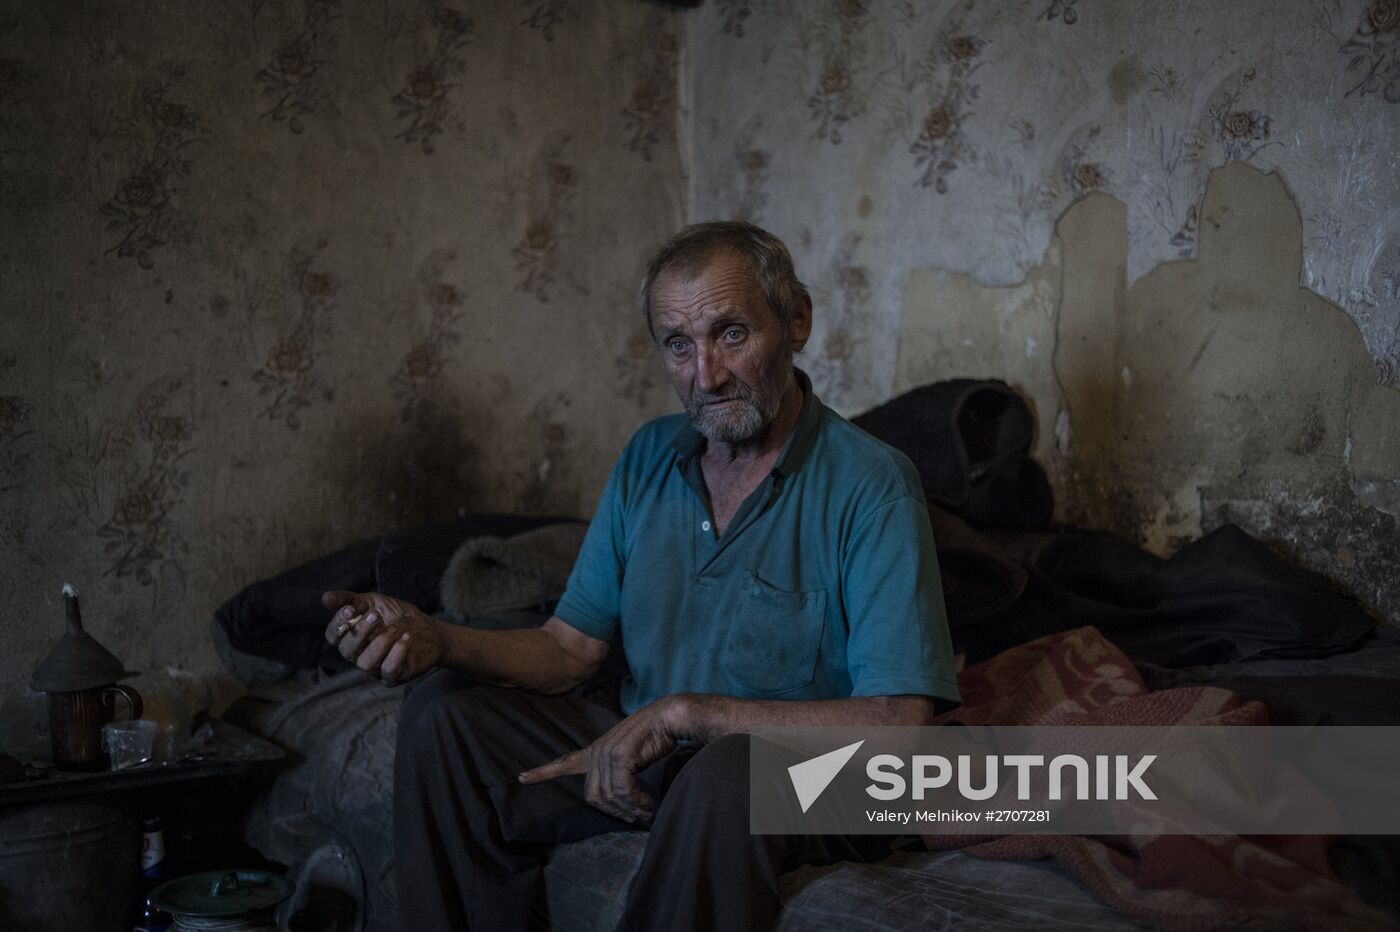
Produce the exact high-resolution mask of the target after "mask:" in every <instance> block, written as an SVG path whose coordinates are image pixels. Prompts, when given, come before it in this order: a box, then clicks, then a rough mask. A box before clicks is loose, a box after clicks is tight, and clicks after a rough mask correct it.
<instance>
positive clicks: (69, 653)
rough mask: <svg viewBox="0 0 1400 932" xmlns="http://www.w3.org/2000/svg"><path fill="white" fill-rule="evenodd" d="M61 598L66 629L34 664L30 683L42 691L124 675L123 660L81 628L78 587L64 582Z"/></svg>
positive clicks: (66, 689)
mask: <svg viewBox="0 0 1400 932" xmlns="http://www.w3.org/2000/svg"><path fill="white" fill-rule="evenodd" d="M63 601H64V610H65V613H66V615H67V623H68V630H67V631H66V632H65V633H64V635H63V637H62V638H60V639H59V642H58V643H57V644H55V645H54V648H53V650H51V651H49V655H48V656H47V657H45V658H44V660H43V662H42V663H40V664H39V666H37V667H35V668H34V679H33V680H32V681H31V682H30V684H29V687H30V688H31V689H33V690H34V691H35V692H41V693H63V692H73V691H75V690H79V689H92V688H94V687H97V686H106V685H108V684H109V683H115V682H116V681H117V680H119V679H121V678H122V677H123V676H127V675H128V674H127V672H126V668H125V667H123V666H122V662H121V661H120V660H118V659H117V658H116V657H115V656H113V654H112V652H111V651H109V650H108V649H107V648H105V647H103V646H102V645H101V644H99V643H97V641H96V639H94V638H93V636H92V635H90V634H88V633H87V632H86V631H84V630H83V618H82V613H81V612H80V611H79V609H78V590H77V589H75V588H73V584H72V583H64V584H63Z"/></svg>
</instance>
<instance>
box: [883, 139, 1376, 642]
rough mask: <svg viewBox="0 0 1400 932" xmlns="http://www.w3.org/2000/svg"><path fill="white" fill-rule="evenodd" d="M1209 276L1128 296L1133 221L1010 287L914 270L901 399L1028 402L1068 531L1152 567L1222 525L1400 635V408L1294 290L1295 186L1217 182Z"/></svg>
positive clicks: (1078, 238) (1070, 247) (1084, 241)
mask: <svg viewBox="0 0 1400 932" xmlns="http://www.w3.org/2000/svg"><path fill="white" fill-rule="evenodd" d="M1198 214H1199V217H1200V244H1199V249H1198V258H1197V259H1194V260H1184V261H1178V262H1169V263H1164V264H1162V265H1159V266H1158V267H1156V268H1155V269H1152V270H1151V271H1150V272H1148V273H1147V274H1146V275H1144V276H1143V277H1141V278H1140V279H1138V280H1137V281H1136V282H1135V283H1134V284H1133V285H1132V286H1131V287H1129V286H1128V284H1127V274H1126V267H1127V241H1128V232H1127V211H1126V209H1125V207H1124V205H1123V204H1121V203H1120V202H1118V201H1116V200H1114V199H1112V198H1110V197H1107V196H1105V195H1101V194H1100V195H1093V196H1090V197H1088V198H1086V199H1084V200H1082V201H1080V202H1078V203H1077V204H1075V205H1074V206H1073V207H1071V208H1070V209H1069V210H1068V211H1067V212H1066V213H1065V215H1064V216H1063V217H1062V218H1061V220H1060V221H1059V223H1058V224H1057V226H1056V232H1055V236H1054V238H1053V240H1052V242H1051V245H1050V248H1049V249H1048V250H1047V252H1046V255H1045V257H1044V259H1043V261H1042V262H1041V263H1040V264H1039V265H1038V266H1036V267H1035V268H1033V269H1032V270H1031V271H1030V273H1029V274H1028V275H1027V277H1026V279H1025V280H1024V281H1023V282H1021V283H1020V284H1018V285H1014V286H1011V287H1008V288H986V287H982V286H979V285H977V284H976V283H974V282H973V281H972V280H971V279H969V278H968V277H966V276H962V275H955V274H949V273H946V272H942V271H939V270H936V269H917V270H914V271H913V272H911V274H910V276H909V279H908V283H907V286H906V289H905V293H904V298H903V307H902V316H901V324H900V327H899V331H898V354H897V360H898V362H897V366H896V373H897V374H896V389H897V390H903V389H905V388H910V387H913V386H915V385H918V384H921V383H923V382H927V381H931V380H934V379H937V378H942V377H945V376H946V375H947V374H949V373H957V374H959V375H974V376H987V377H997V378H1004V379H1006V380H1007V381H1008V382H1011V383H1012V384H1014V385H1016V386H1018V387H1019V388H1020V389H1021V390H1022V391H1023V392H1024V393H1025V394H1027V395H1028V396H1029V397H1030V398H1031V399H1033V401H1034V405H1035V408H1036V413H1037V418H1038V421H1039V425H1040V434H1039V437H1038V439H1037V445H1036V456H1037V458H1038V459H1039V460H1040V461H1041V462H1042V463H1043V464H1045V465H1046V467H1047V470H1048V471H1049V473H1050V475H1051V479H1052V483H1053V485H1054V488H1055V493H1056V499H1057V516H1058V517H1060V518H1061V519H1063V520H1066V521H1069V522H1071V523H1074V524H1079V525H1083V526H1087V527H1103V528H1111V529H1114V530H1117V531H1119V532H1120V533H1124V534H1126V535H1128V536H1129V537H1132V538H1134V539H1137V540H1139V541H1141V542H1142V543H1143V544H1144V545H1145V546H1147V547H1148V548H1149V549H1152V550H1153V551H1155V552H1158V553H1163V554H1166V553H1170V552H1172V551H1173V550H1175V549H1176V548H1177V547H1178V546H1179V545H1180V544H1181V543H1184V542H1185V541H1187V540H1190V539H1193V538H1195V537H1198V536H1199V535H1200V534H1201V533H1203V532H1206V531H1209V530H1211V529H1213V528H1214V527H1217V526H1219V525H1220V524H1222V523H1225V522H1233V523H1236V524H1239V525H1240V526H1241V527H1243V528H1245V529H1246V530H1248V531H1250V532H1251V533H1253V534H1255V535H1256V536H1258V537H1261V538H1262V539H1264V540H1267V541H1270V542H1271V543H1273V544H1275V545H1277V546H1279V547H1281V548H1282V549H1284V550H1286V551H1288V552H1289V553H1291V554H1292V555H1293V556H1294V557H1296V558H1297V559H1299V560H1300V561H1301V562H1303V563H1305V564H1307V565H1310V566H1312V567H1314V568H1316V569H1318V570H1320V571H1322V572H1325V573H1327V574H1328V575H1330V576H1332V577H1334V578H1337V579H1339V580H1341V581H1342V582H1343V583H1344V584H1346V585H1347V586H1348V587H1349V588H1350V589H1352V591H1354V592H1355V593H1356V594H1357V595H1358V596H1359V597H1360V598H1361V599H1362V600H1363V601H1364V602H1365V603H1367V604H1368V605H1369V606H1370V607H1371V608H1372V609H1374V610H1375V611H1376V612H1377V613H1378V614H1380V615H1382V616H1385V617H1389V618H1391V619H1397V618H1400V529H1397V524H1398V523H1400V520H1398V519H1400V392H1397V391H1396V390H1394V389H1392V388H1389V387H1387V386H1383V385H1380V384H1378V380H1377V374H1376V369H1375V366H1374V364H1373V362H1372V359H1371V357H1370V355H1369V354H1368V353H1367V350H1366V345H1365V342H1364V340H1363V339H1362V335H1361V333H1360V332H1359V330H1358V328H1357V325H1356V324H1355V322H1354V321H1353V320H1352V319H1351V318H1350V317H1349V316H1348V315H1347V314H1345V313H1344V312H1343V311H1342V309H1341V308H1339V307H1338V306H1336V305H1334V304H1332V303H1331V302H1329V301H1326V300H1325V299H1323V298H1320V297H1318V296H1317V295H1316V294H1314V293H1313V292H1311V291H1309V290H1307V289H1304V288H1301V287H1299V284H1298V282H1299V275H1300V267H1301V262H1302V224H1301V221H1300V218H1299V213H1298V208H1297V205H1296V203H1295V202H1294V199H1293V197H1292V195H1291V194H1290V192H1289V191H1288V189H1287V187H1286V186H1285V184H1284V182H1283V180H1282V179H1281V178H1280V177H1279V176H1278V175H1277V174H1265V173H1262V172H1260V171H1258V170H1256V169H1254V168H1251V167H1250V166H1248V165H1245V164H1243V163H1237V162H1236V163H1230V164H1228V165H1227V166H1225V167H1224V168H1220V169H1216V170H1215V171H1213V172H1212V173H1211V174H1210V177H1209V180H1208V182H1207V185H1206V189H1205V193H1204V195H1203V197H1202V200H1201V202H1200V205H1199V210H1198Z"/></svg>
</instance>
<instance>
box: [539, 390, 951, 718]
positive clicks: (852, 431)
mask: <svg viewBox="0 0 1400 932" xmlns="http://www.w3.org/2000/svg"><path fill="white" fill-rule="evenodd" d="M797 377H798V384H799V385H800V386H801V388H802V391H803V403H802V411H801V413H800V414H799V415H798V418H797V424H796V426H795V427H794V429H793V431H792V433H791V435H790V436H789V437H788V439H787V441H786V443H785V444H784V446H783V449H782V451H781V453H780V454H779V456H778V458H777V461H776V462H775V464H774V466H773V469H772V471H771V472H770V473H769V474H768V476H767V477H766V478H765V479H764V480H763V482H761V483H760V484H759V486H758V488H757V489H755V490H754V492H753V493H752V494H751V495H750V496H749V497H748V499H746V500H745V501H744V503H743V504H742V505H741V506H740V507H739V510H738V512H737V513H736V514H735V515H734V518H733V520H732V521H731V522H730V524H729V526H728V527H727V528H726V529H725V532H724V534H723V535H716V534H715V531H714V526H713V523H712V521H711V519H710V513H709V507H708V494H707V493H706V491H705V482H704V479H703V477H702V475H701V471H700V454H701V453H702V452H703V450H704V448H705V438H704V437H703V436H701V435H700V434H699V433H698V432H697V431H696V430H695V429H694V428H693V427H691V426H690V424H689V422H688V420H687V418H686V416H685V415H684V414H674V415H670V416H667V417H661V418H657V419H656V420H654V421H651V422H650V423H648V424H646V425H645V426H643V427H642V428H641V429H640V430H638V431H637V433H636V434H635V435H634V436H633V438H632V440H631V441H630V442H629V443H628V444H627V447H626V449H625V450H623V452H622V455H621V457H619V458H618V461H617V464H616V465H615V466H614V467H613V471H612V474H611V476H610V477H609V478H608V484H607V487H606V488H605V489H604V490H603V497H602V499H601V501H600V502H599V504H598V511H597V513H596V514H595V515H594V517H593V523H592V524H591V525H590V526H589V528H588V533H587V535H586V536H585V538H584V542H583V547H582V550H581V551H580V553H579V557H578V561H577V562H576V563H575V564H574V569H573V573H572V575H571V576H570V577H569V585H568V589H567V590H566V591H565V593H564V596H563V598H562V599H561V600H560V602H559V605H558V607H557V608H556V610H555V614H557V615H558V616H559V618H560V619H562V620H563V621H565V622H567V623H568V624H569V625H571V626H572V627H574V628H577V629H578V630H579V631H582V632H583V633H584V634H587V635H589V636H590V637H594V638H598V639H599V640H603V641H609V642H612V641H615V640H618V639H619V638H620V639H621V641H622V645H623V650H624V652H625V654H626V657H627V665H628V671H629V672H628V676H627V677H626V678H625V679H624V680H623V683H622V694H621V700H622V708H623V711H624V712H625V713H627V714H631V713H632V712H634V711H636V710H637V709H639V708H640V707H642V706H644V705H646V704H648V703H650V702H653V701H655V700H656V699H659V698H661V697H662V696H667V695H671V694H674V693H686V692H688V693H717V694H721V695H726V696H734V697H739V698H750V699H788V700H807V699H838V698H845V697H848V696H889V695H902V694H908V695H920V696H931V697H938V698H942V699H945V700H950V701H953V702H957V701H958V689H957V683H956V681H955V678H954V667H953V650H952V644H951V642H950V640H949V636H948V620H947V615H946V613H945V609H944V605H943V588H942V583H941V581H940V579H939V575H938V558H937V556H936V554H935V552H934V547H933V533H932V531H931V530H930V528H929V519H928V510H927V506H926V505H925V503H924V496H923V489H922V488H921V486H920V483H919V479H918V475H917V473H916V472H915V471H914V466H913V464H912V463H910V462H909V459H908V458H907V457H905V456H904V455H903V454H902V453H900V452H898V451H897V450H895V449H894V448H892V447H889V446H887V445H885V444H884V443H881V442H880V441H878V440H876V439H875V438H874V437H871V436H870V435H869V434H867V433H865V432H864V431H862V430H861V429H860V428H858V427H856V426H855V425H853V424H851V423H850V422H849V421H847V420H845V419H844V418H842V417H841V416H840V415H838V414H837V413H836V412H834V411H832V410H831V409H830V408H828V407H827V406H826V405H824V404H822V403H821V401H819V400H818V399H817V397H816V395H815V394H813V392H812V384H811V381H810V380H809V379H808V378H807V376H806V375H805V374H803V373H801V372H798V373H797Z"/></svg>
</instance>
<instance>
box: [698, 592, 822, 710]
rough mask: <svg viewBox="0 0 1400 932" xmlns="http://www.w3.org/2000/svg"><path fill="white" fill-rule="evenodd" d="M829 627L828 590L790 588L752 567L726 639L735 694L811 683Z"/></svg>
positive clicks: (776, 692) (727, 669)
mask: <svg viewBox="0 0 1400 932" xmlns="http://www.w3.org/2000/svg"><path fill="white" fill-rule="evenodd" d="M825 629H826V591H825V590H823V589H812V590H808V591H806V592H790V591H788V590H786V589H779V588H777V587H776V586H773V585H770V584H769V583H766V582H764V581H763V580H762V579H759V578H758V576H757V575H755V574H754V573H752V572H749V573H748V574H747V577H746V580H745V586H744V588H743V590H742V591H741V592H740V593H739V596H738V601H737V604H736V605H735V607H734V614H733V617H732V619H731V620H730V624H729V636H728V637H727V638H726V640H725V644H724V653H723V666H724V671H725V676H726V677H727V678H728V679H729V681H730V684H731V686H732V688H733V689H734V691H735V694H736V695H739V696H775V695H779V694H781V693H786V692H792V691H794V690H797V689H801V688H802V687H803V686H806V685H808V684H809V683H811V682H812V680H813V679H815V677H816V670H817V657H818V654H819V653H820V652H821V645H822V635H823V632H824V631H825Z"/></svg>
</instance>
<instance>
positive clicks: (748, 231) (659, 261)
mask: <svg viewBox="0 0 1400 932" xmlns="http://www.w3.org/2000/svg"><path fill="white" fill-rule="evenodd" d="M720 252H734V253H738V254H739V255H741V256H744V257H745V258H747V259H748V260H749V262H750V264H751V265H752V266H753V273H754V278H756V279H757V280H758V287H759V288H760V289H761V290H762V291H763V297H764V300H766V301H767V302H768V307H769V308H770V309H771V310H772V311H773V313H774V314H776V315H777V317H778V322H779V323H781V324H782V326H783V329H784V330H787V328H788V326H789V325H790V324H791V323H792V318H793V315H794V314H796V313H798V312H799V311H800V310H801V309H802V306H803V305H804V304H806V303H807V302H808V301H810V300H811V298H810V295H809V294H808V292H807V286H806V285H804V284H802V282H801V281H800V280H799V279H798V277H797V272H796V271H795V270H794V269H793V266H792V255H791V254H790V253H789V252H788V249H787V247H786V246H784V245H783V241H782V240H780V239H778V238H777V237H776V236H774V235H773V234H772V233H769V232H768V231H767V230H764V229H762V228H761V227H757V226H754V225H753V224H752V223H747V222H745V221H743V220H718V221H713V222H710V223H695V224H691V225H690V226H688V227H685V228H684V229H682V230H681V231H680V232H679V233H677V234H676V235H675V236H672V237H671V238H670V239H669V240H667V241H666V242H665V243H664V244H663V245H662V246H661V248H660V249H658V250H657V251H656V253H655V254H654V255H653V256H652V257H651V261H649V262H648V263H647V271H646V275H645V276H644V277H643V278H642V314H644V315H645V316H646V321H647V330H648V331H650V332H651V334H652V336H655V335H656V331H655V329H653V327H652V322H651V289H652V286H653V285H654V284H655V283H656V279H657V278H658V277H659V276H660V275H661V273H662V272H673V273H675V274H677V275H698V274H699V273H700V272H701V271H703V270H704V268H705V266H706V265H708V264H709V261H710V260H711V259H712V258H714V256H715V254H716V253H720Z"/></svg>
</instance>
